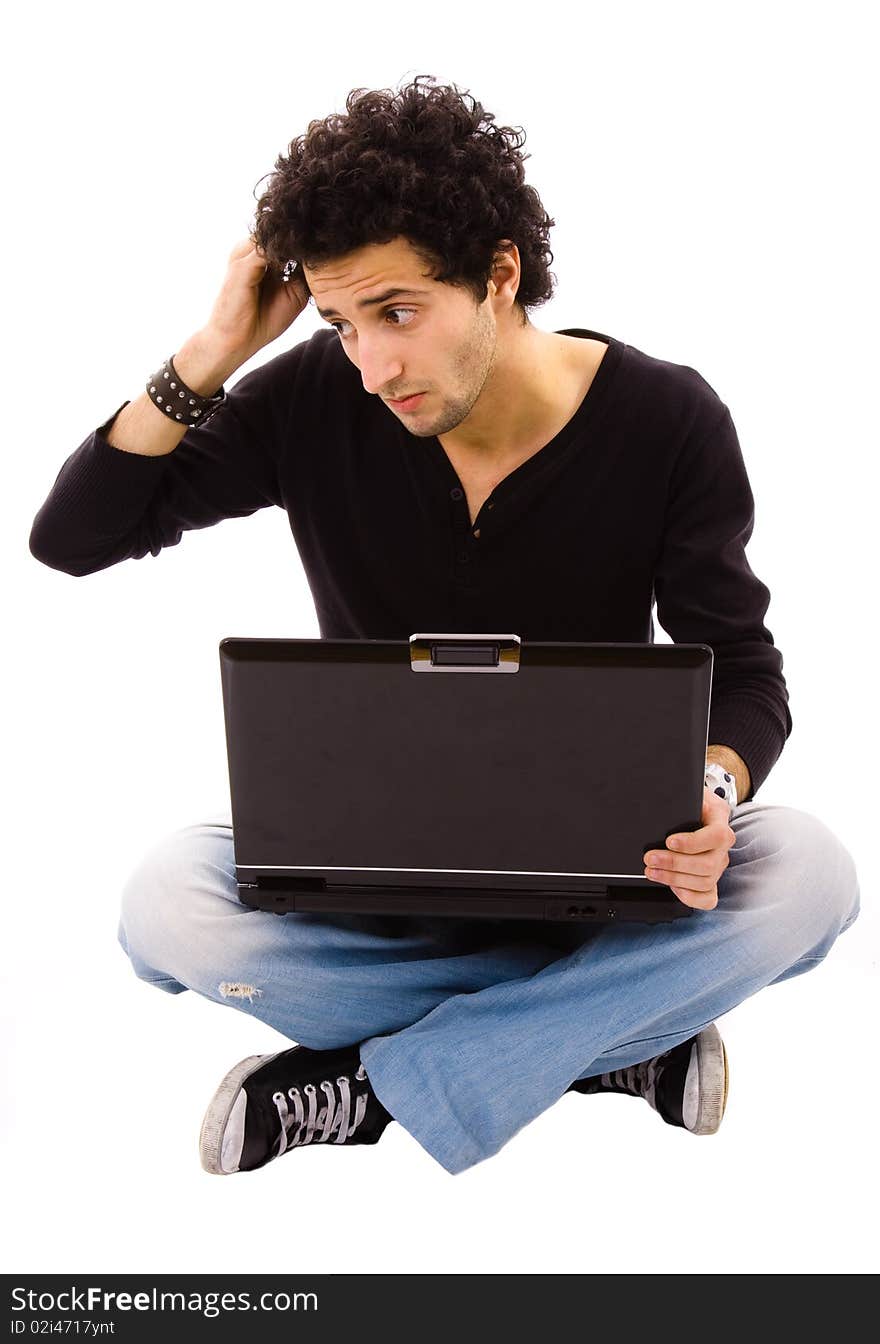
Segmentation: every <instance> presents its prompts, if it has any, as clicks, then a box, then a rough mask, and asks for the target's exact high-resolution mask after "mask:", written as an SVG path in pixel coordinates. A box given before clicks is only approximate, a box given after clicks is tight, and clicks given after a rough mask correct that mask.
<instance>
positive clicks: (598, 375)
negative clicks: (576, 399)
mask: <svg viewBox="0 0 880 1344" xmlns="http://www.w3.org/2000/svg"><path fill="white" fill-rule="evenodd" d="M556 334H557V335H560V336H579V337H582V338H592V339H594V340H597V341H604V342H606V343H607V345H608V349H607V350H606V351H605V354H604V355H603V356H602V359H601V360H600V362H599V366H598V368H597V369H596V372H595V374H594V375H593V380H592V382H591V383H590V386H589V387H588V388H587V391H586V392H585V394H584V396H583V398H582V400H581V402H580V404H579V406H578V408H577V410H576V411H575V412H574V415H572V416H571V417H570V418H569V420H567V421H566V423H565V424H564V425H563V426H562V429H560V430H559V432H558V433H557V434H555V435H554V436H553V438H552V439H550V440H549V441H548V442H547V443H545V444H544V446H543V447H542V448H539V449H538V451H537V452H535V453H532V455H531V457H527V458H526V460H525V462H521V463H520V464H519V466H518V467H514V468H513V470H512V471H510V472H508V474H507V475H506V476H504V477H503V478H502V480H500V481H499V482H498V484H497V485H496V486H495V488H494V489H493V490H492V492H491V495H490V496H489V498H491V499H492V500H493V501H495V502H500V501H501V500H507V499H508V498H510V497H512V496H513V495H515V494H517V493H518V492H519V491H520V490H521V489H523V488H525V487H527V486H529V485H530V484H532V483H534V482H535V481H536V480H537V479H539V478H540V476H541V475H542V474H543V473H544V472H546V471H547V470H549V469H550V468H552V467H553V466H555V465H556V462H557V460H558V458H559V457H560V456H562V455H564V453H565V450H566V448H567V447H568V445H569V444H570V443H571V441H572V439H574V438H575V437H580V436H581V435H582V434H583V432H584V430H585V428H586V426H587V425H588V424H589V422H590V421H591V420H592V419H593V418H594V416H595V415H596V412H597V410H598V408H599V406H600V404H601V403H602V401H603V400H604V398H605V394H606V392H607V390H608V388H609V386H610V384H611V382H612V379H613V378H614V375H615V373H616V372H617V369H618V367H619V365H620V362H621V359H622V357H623V352H624V349H625V345H624V343H623V341H620V340H618V339H617V338H616V337H614V336H607V335H605V334H604V333H603V332H599V331H590V330H588V329H587V328H585V327H564V328H562V329H561V330H560V331H559V332H557V333H556ZM422 442H423V443H424V444H425V446H426V452H427V455H428V457H429V458H430V460H431V461H433V462H435V463H436V464H437V466H438V468H439V470H440V472H441V473H442V476H443V480H444V483H445V484H446V486H447V488H448V489H455V488H456V487H457V488H458V489H459V490H460V489H461V480H460V478H459V475H458V472H457V471H456V470H455V467H454V466H453V465H452V462H451V460H450V458H449V457H448V456H447V453H446V450H445V448H444V447H443V444H442V443H441V442H440V440H439V439H438V438H437V437H436V435H430V436H428V437H427V438H425V439H423V440H422ZM484 507H485V505H484ZM481 513H482V509H481Z"/></svg>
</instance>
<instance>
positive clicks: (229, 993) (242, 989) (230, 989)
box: [219, 980, 263, 1003]
mask: <svg viewBox="0 0 880 1344" xmlns="http://www.w3.org/2000/svg"><path fill="white" fill-rule="evenodd" d="M219 989H220V993H221V994H222V995H223V997H224V999H247V1000H248V1002H249V1003H253V1001H254V996H255V995H260V994H262V992H263V991H262V990H261V989H257V988H256V986H255V985H244V984H242V983H241V981H240V980H223V981H221V983H220V985H219Z"/></svg>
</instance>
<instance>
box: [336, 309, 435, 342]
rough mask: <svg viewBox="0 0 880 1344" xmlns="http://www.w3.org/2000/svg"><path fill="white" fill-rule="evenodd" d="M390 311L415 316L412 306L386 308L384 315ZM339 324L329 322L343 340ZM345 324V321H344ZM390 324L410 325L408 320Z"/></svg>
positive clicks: (343, 335) (396, 325)
mask: <svg viewBox="0 0 880 1344" xmlns="http://www.w3.org/2000/svg"><path fill="white" fill-rule="evenodd" d="M391 313H409V314H410V316H411V317H415V315H416V310H415V309H414V308H388V309H387V310H386V312H385V314H384V315H385V317H388V316H389V315H390V314H391ZM341 325H342V323H341V322H331V323H330V326H331V327H332V328H333V330H334V331H335V332H338V334H339V335H340V336H341V337H342V338H343V340H344V339H345V332H344V331H340V330H339V328H340V326H341ZM346 325H347V323H346ZM391 325H392V326H394V327H408V326H409V325H410V323H409V322H392V324H391Z"/></svg>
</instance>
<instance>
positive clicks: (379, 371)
mask: <svg viewBox="0 0 880 1344" xmlns="http://www.w3.org/2000/svg"><path fill="white" fill-rule="evenodd" d="M358 363H359V364H360V369H361V382H362V383H363V385H364V391H365V392H372V393H377V394H378V395H380V396H383V397H388V396H390V395H391V392H390V391H389V390H388V389H389V388H390V389H394V388H395V387H402V386H403V383H404V380H403V377H402V374H403V363H402V361H401V359H400V357H399V356H398V355H394V354H391V353H389V351H388V350H387V349H384V350H383V349H382V348H381V346H380V345H376V344H374V345H370V344H368V343H367V342H366V341H363V340H362V341H361V342H360V344H359V347H358Z"/></svg>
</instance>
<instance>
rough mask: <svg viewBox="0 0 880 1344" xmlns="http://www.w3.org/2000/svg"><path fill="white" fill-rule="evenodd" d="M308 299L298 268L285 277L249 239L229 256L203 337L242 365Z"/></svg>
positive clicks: (278, 332)
mask: <svg viewBox="0 0 880 1344" xmlns="http://www.w3.org/2000/svg"><path fill="white" fill-rule="evenodd" d="M310 297H311V294H310V291H309V288H308V285H307V284H306V281H305V277H304V276H303V274H302V271H301V270H298V271H297V274H296V276H295V277H294V279H292V280H290V281H287V282H285V281H283V280H282V279H281V275H280V273H279V272H277V271H274V270H270V269H269V268H268V266H267V262H266V259H265V257H264V256H263V253H262V252H260V251H259V250H258V248H257V247H256V245H255V244H254V242H253V240H252V239H251V238H250V237H248V238H247V239H246V240H244V241H243V242H240V243H236V245H235V247H234V248H233V249H232V251H231V252H230V254H229V263H228V269H227V272H226V279H225V280H224V281H223V288H222V289H221V290H220V293H219V294H218V296H217V301H216V303H215V304H214V307H213V309H212V311H211V316H210V317H209V318H208V321H207V322H206V323H205V325H204V327H203V328H202V332H201V334H202V336H203V337H204V338H205V340H207V341H210V342H211V344H212V345H213V346H214V347H215V348H216V349H218V350H223V351H225V352H227V353H228V354H229V355H231V356H235V357H237V358H239V362H240V363H241V364H244V363H246V361H247V360H248V359H250V357H251V355H254V354H256V352H257V351H258V350H261V349H262V348H263V346H264V345H269V343H270V342H271V341H274V340H275V338H276V336H280V335H281V333H282V332H283V331H286V330H287V328H288V327H289V326H290V325H291V323H292V322H294V321H295V320H296V318H298V317H299V315H300V313H301V312H302V310H303V309H304V308H305V306H306V304H307V303H308V301H309V298H310Z"/></svg>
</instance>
